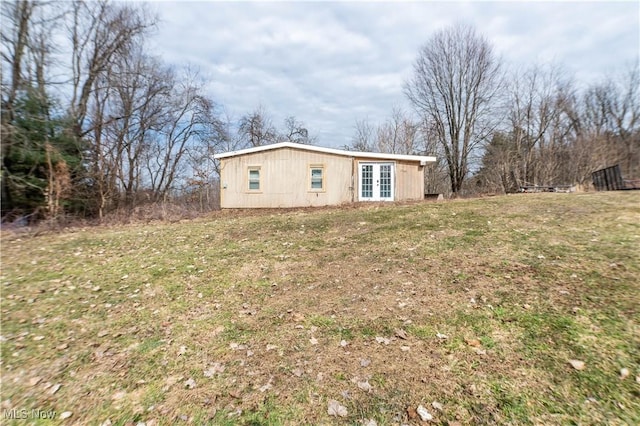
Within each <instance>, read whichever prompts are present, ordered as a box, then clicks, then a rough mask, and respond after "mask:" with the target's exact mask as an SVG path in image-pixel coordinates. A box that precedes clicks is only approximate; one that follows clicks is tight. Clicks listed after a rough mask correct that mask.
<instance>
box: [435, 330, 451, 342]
mask: <svg viewBox="0 0 640 426" xmlns="http://www.w3.org/2000/svg"><path fill="white" fill-rule="evenodd" d="M436 337H437V338H438V339H443V340H444V339H448V338H449V336H447V335H446V334H442V333H440V332H438V333H436Z"/></svg>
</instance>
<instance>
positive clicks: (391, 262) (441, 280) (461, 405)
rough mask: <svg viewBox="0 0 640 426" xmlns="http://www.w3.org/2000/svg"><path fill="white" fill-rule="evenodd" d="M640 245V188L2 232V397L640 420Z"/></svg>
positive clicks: (98, 416) (178, 410) (279, 412)
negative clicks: (624, 373) (34, 233)
mask: <svg viewBox="0 0 640 426" xmlns="http://www.w3.org/2000/svg"><path fill="white" fill-rule="evenodd" d="M638 253H640V194H638V193H633V192H628V193H598V194H540V195H516V196H504V197H495V198H489V199H482V200H472V201H456V202H445V203H424V204H411V205H379V206H378V205H363V206H357V207H355V208H348V207H347V208H342V209H339V208H335V209H333V208H332V209H319V210H301V211H283V212H273V211H268V212H220V213H218V214H216V215H214V216H211V217H209V218H206V219H201V220H197V221H190V222H184V223H178V224H150V225H144V226H134V225H131V226H124V227H115V228H92V229H77V230H74V231H70V232H67V233H63V234H57V235H43V236H40V237H36V238H28V237H24V236H20V235H15V234H8V233H5V234H3V235H2V307H1V313H2V366H1V372H2V400H3V401H4V402H3V409H6V408H16V409H22V408H26V409H28V410H31V409H32V408H40V409H53V410H55V411H56V412H57V413H58V414H60V413H61V412H64V411H70V412H72V413H73V415H72V417H71V419H70V420H73V421H77V422H80V423H91V424H99V423H101V422H103V421H105V420H107V419H109V420H110V421H111V422H112V424H125V423H126V422H128V421H134V422H137V421H145V422H147V424H153V423H154V422H155V424H174V423H176V422H183V421H184V420H185V419H186V420H187V421H188V420H190V419H191V420H193V422H194V423H195V424H201V423H207V422H208V423H212V424H247V425H266V424H271V425H278V424H303V423H306V424H319V423H322V424H327V423H335V424H361V421H363V420H364V421H366V420H369V419H375V420H376V421H377V423H378V424H379V425H384V424H399V423H402V422H408V423H413V424H416V423H418V419H411V418H409V416H410V414H411V410H409V412H408V411H407V408H408V407H412V408H415V407H417V406H418V405H419V404H421V405H423V406H425V407H426V408H427V409H428V410H429V411H430V412H431V413H432V414H433V415H434V417H435V422H437V423H442V424H447V423H449V424H452V423H454V422H459V423H462V424H470V423H473V424H496V423H498V424H506V423H511V424H638V423H639V422H640V402H639V401H640V398H639V396H640V384H639V383H638V381H637V380H638V379H637V376H638V375H640V328H639V327H640V326H639V324H640V321H639V320H640V315H639V309H640V308H639V306H640V303H639V301H640V297H639V296H640V291H639V281H640V279H639V278H640V258H639V256H638ZM445 336H446V337H445ZM569 360H579V361H582V362H584V369H582V370H578V369H575V368H573V367H572V366H571V365H570V364H569ZM623 368H626V369H628V372H629V373H630V374H629V375H628V377H625V378H621V377H620V371H621V369H623ZM56 384H60V385H61V387H60V388H59V390H57V392H53V389H54V385H56ZM331 399H333V400H337V401H339V402H340V404H342V405H344V406H345V407H346V409H347V417H346V418H336V417H330V416H328V414H327V404H328V401H329V400H331ZM434 401H436V402H439V403H440V404H442V408H443V410H442V411H439V410H437V409H434V408H433V407H432V402H434ZM454 424H455V423H454Z"/></svg>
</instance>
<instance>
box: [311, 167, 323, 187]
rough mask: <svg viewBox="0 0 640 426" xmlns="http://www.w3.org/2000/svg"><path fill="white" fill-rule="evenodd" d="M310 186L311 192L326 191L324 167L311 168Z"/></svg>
mask: <svg viewBox="0 0 640 426" xmlns="http://www.w3.org/2000/svg"><path fill="white" fill-rule="evenodd" d="M309 175H310V178H311V179H310V185H309V188H310V190H311V191H322V190H324V166H318V165H313V166H310V173H309Z"/></svg>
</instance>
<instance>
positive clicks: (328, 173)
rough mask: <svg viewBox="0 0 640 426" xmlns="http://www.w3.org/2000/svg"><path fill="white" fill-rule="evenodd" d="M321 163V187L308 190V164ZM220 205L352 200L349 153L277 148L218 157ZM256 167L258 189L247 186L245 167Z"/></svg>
mask: <svg viewBox="0 0 640 426" xmlns="http://www.w3.org/2000/svg"><path fill="white" fill-rule="evenodd" d="M317 165H321V166H322V172H323V173H322V179H323V187H324V189H323V190H321V191H317V190H315V191H311V190H310V189H311V183H310V168H311V166H317ZM220 166H221V172H220V175H221V176H220V183H221V188H222V190H221V199H220V204H221V207H222V208H251V207H262V208H275V207H306V206H326V205H336V204H342V203H347V202H351V201H352V190H351V169H352V159H351V158H349V157H344V156H339V155H334V154H327V153H322V152H311V151H303V150H299V149H293V148H281V149H275V150H271V151H262V152H255V153H250V154H245V155H239V156H236V157H229V158H223V159H221V160H220ZM251 167H254V168H256V167H259V168H260V191H249V190H248V176H249V172H248V170H249V168H251Z"/></svg>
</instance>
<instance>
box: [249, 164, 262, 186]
mask: <svg viewBox="0 0 640 426" xmlns="http://www.w3.org/2000/svg"><path fill="white" fill-rule="evenodd" d="M249 191H260V167H249Z"/></svg>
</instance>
